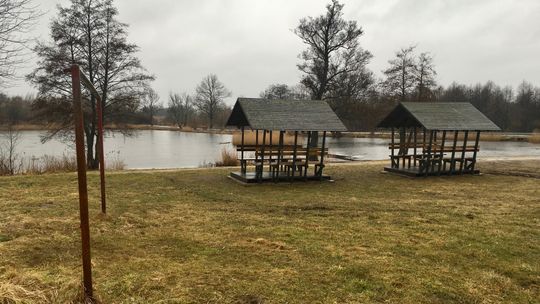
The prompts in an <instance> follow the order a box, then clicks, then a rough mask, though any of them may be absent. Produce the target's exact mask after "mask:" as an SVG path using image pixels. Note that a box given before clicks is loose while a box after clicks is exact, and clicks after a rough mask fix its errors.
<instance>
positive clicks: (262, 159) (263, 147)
mask: <svg viewBox="0 0 540 304" xmlns="http://www.w3.org/2000/svg"><path fill="white" fill-rule="evenodd" d="M263 132H264V133H263V145H262V149H261V165H260V166H259V171H260V172H259V183H262V175H263V172H264V150H265V149H266V130H263ZM270 154H271V153H270Z"/></svg>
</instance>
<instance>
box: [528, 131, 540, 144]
mask: <svg viewBox="0 0 540 304" xmlns="http://www.w3.org/2000/svg"><path fill="white" fill-rule="evenodd" d="M529 142H530V143H535V144H540V132H539V133H533V134H531V136H529Z"/></svg>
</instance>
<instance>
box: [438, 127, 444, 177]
mask: <svg viewBox="0 0 540 304" xmlns="http://www.w3.org/2000/svg"><path fill="white" fill-rule="evenodd" d="M445 141H446V131H443V133H442V139H441V146H440V149H441V151H440V153H439V169H438V172H437V174H438V175H441V170H442V165H443V158H444V144H445Z"/></svg>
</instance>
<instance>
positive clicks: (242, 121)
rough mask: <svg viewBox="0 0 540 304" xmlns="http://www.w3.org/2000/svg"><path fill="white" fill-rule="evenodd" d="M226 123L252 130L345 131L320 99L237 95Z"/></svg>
mask: <svg viewBox="0 0 540 304" xmlns="http://www.w3.org/2000/svg"><path fill="white" fill-rule="evenodd" d="M226 125H227V126H236V127H242V126H244V127H250V128H251V129H253V130H282V131H347V128H345V126H344V125H343V123H342V122H341V120H340V119H339V118H338V117H337V115H336V114H335V113H334V111H332V109H331V108H330V106H329V105H328V104H327V103H326V102H325V101H321V100H270V99H264V98H238V99H237V100H236V104H235V105H234V108H233V110H232V113H231V116H229V119H228V121H227V124H226Z"/></svg>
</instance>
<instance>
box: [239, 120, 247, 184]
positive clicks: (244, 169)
mask: <svg viewBox="0 0 540 304" xmlns="http://www.w3.org/2000/svg"><path fill="white" fill-rule="evenodd" d="M244 129H245V127H244V126H242V140H241V142H240V173H241V174H245V173H246V164H245V162H244Z"/></svg>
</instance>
